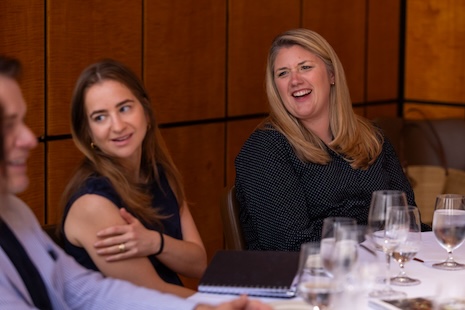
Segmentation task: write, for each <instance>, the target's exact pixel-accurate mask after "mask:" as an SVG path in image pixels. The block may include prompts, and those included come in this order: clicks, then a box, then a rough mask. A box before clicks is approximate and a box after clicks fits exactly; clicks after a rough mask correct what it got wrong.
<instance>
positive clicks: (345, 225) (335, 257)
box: [321, 217, 357, 276]
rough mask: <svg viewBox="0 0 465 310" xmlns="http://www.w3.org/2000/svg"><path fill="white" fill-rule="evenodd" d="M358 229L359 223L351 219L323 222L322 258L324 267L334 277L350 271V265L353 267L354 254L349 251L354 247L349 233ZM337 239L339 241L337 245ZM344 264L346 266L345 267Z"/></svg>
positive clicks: (325, 220) (338, 218)
mask: <svg viewBox="0 0 465 310" xmlns="http://www.w3.org/2000/svg"><path fill="white" fill-rule="evenodd" d="M356 227H357V221H356V220H355V219H353V218H349V217H327V218H325V219H324V221H323V229H322V233H321V238H322V239H321V256H322V259H323V267H324V268H325V270H326V271H328V272H329V273H330V274H331V275H332V276H335V274H336V273H338V275H340V274H341V272H343V271H344V269H348V267H350V266H349V265H348V263H351V264H350V265H353V261H354V257H353V256H354V253H349V252H350V251H349V250H351V249H353V248H354V247H353V243H351V240H349V239H350V238H349V235H348V232H349V231H355V229H356ZM344 232H346V233H344ZM336 238H337V239H338V240H337V243H336ZM336 245H337V247H336ZM351 245H352V247H351ZM343 250H345V251H343ZM352 252H353V251H352ZM344 262H345V265H346V266H343V264H344ZM344 267H345V268H344Z"/></svg>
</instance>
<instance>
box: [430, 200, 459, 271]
mask: <svg viewBox="0 0 465 310" xmlns="http://www.w3.org/2000/svg"><path fill="white" fill-rule="evenodd" d="M433 232H434V236H435V237H436V240H437V241H438V243H439V244H440V245H441V246H442V247H443V248H444V249H446V251H447V253H448V254H449V256H448V257H447V259H446V260H445V261H444V262H441V263H436V264H433V267H434V268H438V269H446V270H459V269H464V268H465V265H464V264H460V263H458V262H456V261H455V260H454V258H453V256H452V251H453V250H454V249H456V248H458V247H459V246H461V245H462V243H463V241H464V240H465V197H464V196H462V195H456V194H444V195H439V196H438V197H437V198H436V205H435V208H434V214H433Z"/></svg>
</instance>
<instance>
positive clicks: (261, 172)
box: [235, 129, 415, 251]
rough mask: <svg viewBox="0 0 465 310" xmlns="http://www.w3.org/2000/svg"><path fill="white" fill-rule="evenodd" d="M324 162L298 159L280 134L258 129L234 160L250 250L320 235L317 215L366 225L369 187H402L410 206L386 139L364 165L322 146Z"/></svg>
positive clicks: (289, 246)
mask: <svg viewBox="0 0 465 310" xmlns="http://www.w3.org/2000/svg"><path fill="white" fill-rule="evenodd" d="M328 152H329V154H330V156H331V162H330V163H328V164H327V165H320V164H314V163H304V162H302V161H301V160H300V159H299V158H297V156H296V155H295V153H294V151H293V148H292V146H291V145H290V144H289V142H288V141H287V139H286V138H285V136H284V135H282V134H281V133H280V132H278V131H276V130H263V129H258V130H256V131H255V132H253V133H252V135H251V136H250V137H249V139H248V140H247V141H246V142H245V144H244V145H243V147H242V149H241V151H240V153H239V155H238V156H237V158H236V160H235V166H236V181H235V186H236V191H237V198H238V200H239V203H240V212H239V213H240V221H241V225H242V229H243V232H244V235H245V239H246V242H247V246H248V249H250V250H288V251H298V250H299V249H300V245H301V244H302V243H304V242H309V241H318V240H320V239H321V229H322V224H323V219H324V218H326V217H329V216H344V217H353V218H355V219H356V220H357V223H358V224H361V225H366V224H367V219H368V209H369V206H370V200H371V194H372V192H373V191H375V190H386V189H393V190H402V191H405V192H406V193H407V200H408V203H409V204H411V205H415V201H414V195H413V190H412V188H411V186H410V184H409V182H408V180H407V178H406V176H405V174H404V172H403V170H402V167H401V164H400V162H399V159H398V157H397V155H396V153H395V151H394V148H393V146H392V144H391V143H390V142H389V141H387V139H386V140H385V143H384V145H383V150H382V152H381V154H380V155H379V157H378V158H377V160H376V161H375V163H374V164H373V165H372V166H370V167H369V168H368V169H367V170H361V169H353V168H352V167H350V165H349V163H348V162H346V161H345V160H344V159H343V158H342V157H341V156H339V155H338V154H337V153H335V152H333V151H332V150H330V149H329V148H328Z"/></svg>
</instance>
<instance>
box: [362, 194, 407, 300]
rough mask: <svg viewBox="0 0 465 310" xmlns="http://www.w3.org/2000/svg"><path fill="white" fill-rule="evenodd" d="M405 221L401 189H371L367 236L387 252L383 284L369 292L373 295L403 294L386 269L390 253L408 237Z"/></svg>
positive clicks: (376, 245) (385, 296) (379, 248)
mask: <svg viewBox="0 0 465 310" xmlns="http://www.w3.org/2000/svg"><path fill="white" fill-rule="evenodd" d="M408 224H409V218H408V208H407V197H406V195H405V193H404V192H402V191H395V190H381V191H375V192H373V194H372V198H371V204H370V210H369V213H368V227H367V229H368V236H369V238H370V240H371V242H372V243H373V244H374V245H375V247H376V248H377V249H378V250H381V251H383V252H384V253H385V254H386V281H385V288H383V289H380V290H374V291H372V292H371V293H370V294H369V295H370V296H371V297H373V298H382V299H397V298H403V297H405V296H406V294H405V293H403V292H399V291H396V290H393V289H392V287H391V285H390V279H391V276H390V273H389V271H390V262H391V256H392V253H393V252H394V250H395V249H396V248H397V247H398V246H399V245H400V244H401V243H402V242H404V241H405V240H406V239H407V233H408V227H409V225H408Z"/></svg>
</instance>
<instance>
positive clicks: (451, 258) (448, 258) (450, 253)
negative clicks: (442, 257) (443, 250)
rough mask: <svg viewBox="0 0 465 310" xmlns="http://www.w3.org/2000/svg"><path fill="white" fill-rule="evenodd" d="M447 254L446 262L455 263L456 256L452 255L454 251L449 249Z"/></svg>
mask: <svg viewBox="0 0 465 310" xmlns="http://www.w3.org/2000/svg"><path fill="white" fill-rule="evenodd" d="M447 255H448V256H447V260H446V262H447V263H449V264H450V263H455V261H454V257H452V251H447Z"/></svg>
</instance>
